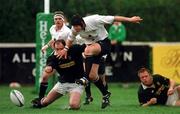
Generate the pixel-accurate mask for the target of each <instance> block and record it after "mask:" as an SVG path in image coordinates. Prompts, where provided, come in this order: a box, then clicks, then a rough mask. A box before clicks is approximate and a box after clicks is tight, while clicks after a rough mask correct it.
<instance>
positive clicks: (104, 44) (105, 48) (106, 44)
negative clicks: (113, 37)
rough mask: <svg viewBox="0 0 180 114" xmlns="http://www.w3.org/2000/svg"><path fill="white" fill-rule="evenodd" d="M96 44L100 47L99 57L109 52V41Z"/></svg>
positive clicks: (106, 39)
mask: <svg viewBox="0 0 180 114" xmlns="http://www.w3.org/2000/svg"><path fill="white" fill-rule="evenodd" d="M97 43H98V44H99V45H100V46H101V53H100V54H99V56H103V55H106V54H109V53H110V52H111V41H110V40H109V39H108V38H105V39H104V40H100V41H97Z"/></svg>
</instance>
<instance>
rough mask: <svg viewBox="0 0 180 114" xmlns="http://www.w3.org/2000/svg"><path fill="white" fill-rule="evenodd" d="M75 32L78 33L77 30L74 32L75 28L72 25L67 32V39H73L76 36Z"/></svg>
mask: <svg viewBox="0 0 180 114" xmlns="http://www.w3.org/2000/svg"><path fill="white" fill-rule="evenodd" d="M77 34H78V32H76V31H75V29H74V28H73V27H72V28H71V31H70V33H69V36H68V40H70V41H74V40H75V38H76V36H77Z"/></svg>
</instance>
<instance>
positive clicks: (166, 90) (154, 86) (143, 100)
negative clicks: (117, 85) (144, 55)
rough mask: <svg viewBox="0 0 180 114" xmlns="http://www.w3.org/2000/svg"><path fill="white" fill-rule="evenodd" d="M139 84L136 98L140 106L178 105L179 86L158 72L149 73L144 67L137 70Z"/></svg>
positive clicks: (179, 99) (179, 104)
mask: <svg viewBox="0 0 180 114" xmlns="http://www.w3.org/2000/svg"><path fill="white" fill-rule="evenodd" d="M138 77H139V79H140V81H141V85H140V87H139V90H138V99H139V103H140V105H141V106H150V105H168V106H180V86H175V82H174V81H173V80H171V79H168V78H165V77H163V76H161V75H159V74H155V75H151V73H150V71H149V70H148V69H146V68H141V69H140V70H139V71H138Z"/></svg>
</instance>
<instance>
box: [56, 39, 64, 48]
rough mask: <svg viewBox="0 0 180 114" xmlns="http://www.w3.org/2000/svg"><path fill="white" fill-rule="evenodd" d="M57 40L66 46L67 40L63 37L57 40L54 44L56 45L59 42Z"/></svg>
mask: <svg viewBox="0 0 180 114" xmlns="http://www.w3.org/2000/svg"><path fill="white" fill-rule="evenodd" d="M57 42H61V43H62V44H63V45H64V46H65V45H66V42H65V41H64V40H63V39H58V40H55V42H54V45H55V43H57Z"/></svg>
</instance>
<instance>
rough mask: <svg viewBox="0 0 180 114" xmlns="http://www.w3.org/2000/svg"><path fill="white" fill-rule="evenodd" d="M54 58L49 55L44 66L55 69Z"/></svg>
mask: <svg viewBox="0 0 180 114" xmlns="http://www.w3.org/2000/svg"><path fill="white" fill-rule="evenodd" d="M56 63H57V62H56V58H55V56H54V55H51V56H49V57H48V58H47V61H46V66H51V67H52V68H53V69H55V68H56Z"/></svg>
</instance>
